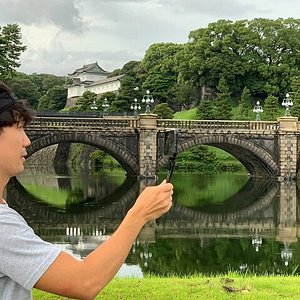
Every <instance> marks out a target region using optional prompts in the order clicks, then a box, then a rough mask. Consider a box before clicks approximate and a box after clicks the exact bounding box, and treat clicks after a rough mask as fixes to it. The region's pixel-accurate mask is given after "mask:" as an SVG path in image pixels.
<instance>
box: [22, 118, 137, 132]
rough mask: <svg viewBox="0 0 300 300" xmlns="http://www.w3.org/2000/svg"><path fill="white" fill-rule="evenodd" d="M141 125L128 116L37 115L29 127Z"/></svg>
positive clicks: (76, 129)
mask: <svg viewBox="0 0 300 300" xmlns="http://www.w3.org/2000/svg"><path fill="white" fill-rule="evenodd" d="M138 126H139V121H138V119H136V118H133V117H131V118H130V117H127V118H113V117H112V118H70V117H67V118H66V117H64V118H61V117H36V118H35V119H34V120H33V121H32V122H31V124H29V125H28V126H27V129H28V130H30V129H34V130H47V129H49V130H53V129H54V128H55V127H57V128H59V130H64V129H67V130H75V131H78V129H79V128H83V129H84V130H91V131H98V130H99V129H103V128H104V127H106V128H114V127H117V128H120V129H122V128H127V129H128V128H136V127H138Z"/></svg>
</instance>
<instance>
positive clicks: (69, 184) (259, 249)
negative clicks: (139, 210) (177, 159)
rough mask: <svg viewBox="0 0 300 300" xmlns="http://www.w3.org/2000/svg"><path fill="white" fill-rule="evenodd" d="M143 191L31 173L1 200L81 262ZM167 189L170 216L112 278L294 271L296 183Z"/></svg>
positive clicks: (134, 184) (192, 177)
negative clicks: (170, 193) (170, 195)
mask: <svg viewBox="0 0 300 300" xmlns="http://www.w3.org/2000/svg"><path fill="white" fill-rule="evenodd" d="M163 178H164V176H163V174H162V175H161V176H160V178H159V180H158V181H161V180H162V179H163ZM148 184H154V182H144V181H137V180H136V179H134V178H126V176H125V175H124V174H123V173H119V174H110V173H109V172H107V173H105V174H84V175H76V174H74V175H73V174H72V175H56V174H55V173H54V172H52V171H51V170H50V171H49V170H48V171H45V170H43V171H40V170H38V169H35V168H34V166H30V167H28V168H27V171H26V172H25V173H24V174H22V175H21V176H19V177H18V178H17V179H14V180H12V181H11V182H10V184H9V186H8V188H7V199H8V202H9V204H10V206H12V207H14V208H15V209H16V210H18V211H19V212H20V213H21V214H22V215H23V216H24V217H25V219H26V220H27V222H28V223H29V224H30V226H32V227H33V229H34V230H35V232H36V233H37V234H38V235H40V236H41V237H42V238H43V239H45V240H47V241H50V242H53V243H56V244H58V245H59V246H60V247H61V248H63V249H64V250H66V251H67V252H69V253H71V254H72V255H74V256H76V257H81V258H82V257H85V256H86V255H87V254H88V253H89V252H90V251H92V250H93V249H95V247H97V245H99V244H100V243H102V242H103V241H105V240H106V239H107V238H109V236H110V235H111V234H112V233H113V232H114V230H115V229H116V228H117V226H118V225H119V224H120V222H121V220H122V219H123V218H124V216H125V214H126V212H127V211H128V209H129V208H130V207H131V206H132V204H133V203H134V201H135V199H136V197H137V195H138V194H139V191H140V190H142V189H143V187H144V186H145V185H148ZM173 184H174V187H175V193H174V197H173V199H174V205H173V207H172V209H171V211H170V212H169V213H168V214H167V215H165V216H164V217H162V218H160V219H159V220H158V221H157V222H152V223H149V224H147V225H146V226H145V228H144V229H143V230H142V232H141V234H140V236H139V237H138V239H137V240H136V242H135V244H134V245H133V247H132V250H131V252H130V254H129V256H128V258H127V260H126V263H125V264H124V265H123V267H122V268H121V270H120V272H119V274H118V275H119V276H136V277H141V276H143V275H144V274H147V273H152V274H158V275H162V276H167V275H188V274H194V273H203V274H209V275H211V274H217V273H225V272H228V271H238V272H250V271H251V272H255V273H256V274H265V273H267V272H268V273H281V274H284V273H289V274H291V273H299V272H300V268H298V266H299V262H300V244H299V242H298V235H299V233H298V232H299V230H298V220H299V216H298V215H299V210H298V202H299V200H298V199H297V194H298V193H297V186H296V183H294V182H283V183H279V182H276V181H273V180H263V179H254V178H249V177H248V176H246V175H231V174H220V175H211V174H174V179H173Z"/></svg>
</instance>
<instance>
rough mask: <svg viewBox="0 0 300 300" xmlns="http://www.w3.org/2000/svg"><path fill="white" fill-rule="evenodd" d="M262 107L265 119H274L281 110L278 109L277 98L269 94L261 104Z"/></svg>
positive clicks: (278, 115)
mask: <svg viewBox="0 0 300 300" xmlns="http://www.w3.org/2000/svg"><path fill="white" fill-rule="evenodd" d="M263 109H264V120H266V121H275V120H276V119H277V118H278V117H280V115H281V111H280V109H279V104H278V98H277V97H275V96H273V95H269V96H268V97H267V99H266V100H265V103H264V105H263Z"/></svg>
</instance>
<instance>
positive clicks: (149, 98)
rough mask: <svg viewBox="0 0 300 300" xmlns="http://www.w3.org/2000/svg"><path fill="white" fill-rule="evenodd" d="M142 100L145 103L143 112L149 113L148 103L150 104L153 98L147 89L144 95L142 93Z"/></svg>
mask: <svg viewBox="0 0 300 300" xmlns="http://www.w3.org/2000/svg"><path fill="white" fill-rule="evenodd" d="M142 102H143V103H146V110H145V113H146V114H150V103H151V104H152V103H154V99H153V97H152V95H151V94H150V91H149V90H147V91H146V95H144V97H143V99H142Z"/></svg>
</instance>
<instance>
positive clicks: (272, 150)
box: [26, 114, 300, 181]
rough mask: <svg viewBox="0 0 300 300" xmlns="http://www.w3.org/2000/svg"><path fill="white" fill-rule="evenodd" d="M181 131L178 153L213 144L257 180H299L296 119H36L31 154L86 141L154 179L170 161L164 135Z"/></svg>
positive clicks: (32, 126) (130, 172)
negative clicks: (59, 145) (229, 155)
mask: <svg viewBox="0 0 300 300" xmlns="http://www.w3.org/2000/svg"><path fill="white" fill-rule="evenodd" d="M175 128H176V129H178V131H179V136H178V153H180V152H182V151H184V150H187V149H189V148H191V147H193V146H196V145H210V146H214V147H217V148H220V149H223V150H225V151H227V152H229V153H230V154H232V155H233V156H234V157H236V158H237V159H238V160H239V161H240V162H241V163H242V164H243V165H244V166H245V168H246V169H247V170H248V172H249V174H250V175H252V176H254V177H274V178H277V179H278V180H279V181H282V180H284V179H288V180H289V179H295V178H296V176H297V172H298V169H299V163H300V158H299V157H300V154H299V152H300V139H299V133H300V123H298V118H295V117H282V118H279V119H278V120H277V121H276V122H261V121H259V122H257V121H221V120H211V121H210V120H163V119H157V116H156V115H153V114H140V115H139V117H138V118H134V117H118V118H116V117H104V118H97V117H86V118H84V117H82V118H81V117H73V118H72V117H65V116H60V117H59V116H52V117H45V116H43V117H36V118H35V119H34V121H33V122H32V123H31V124H30V125H29V126H28V127H27V129H26V130H27V133H28V136H29V137H30V139H31V141H32V144H31V146H30V147H29V148H28V154H29V156H30V155H32V154H33V153H35V152H37V151H38V150H40V149H43V148H45V147H47V146H50V145H54V144H61V143H65V142H68V143H84V144H89V145H93V146H96V147H98V148H99V149H101V150H103V151H105V152H106V153H109V154H110V155H112V156H113V157H114V158H115V159H116V160H117V161H118V162H119V163H120V164H121V165H122V166H123V168H124V169H125V170H126V172H127V175H128V176H139V177H140V178H155V177H156V174H157V172H158V171H159V170H160V168H161V167H162V166H164V165H165V164H166V162H167V159H168V157H166V156H164V149H163V148H164V139H165V134H166V132H168V131H170V130H172V129H175Z"/></svg>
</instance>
